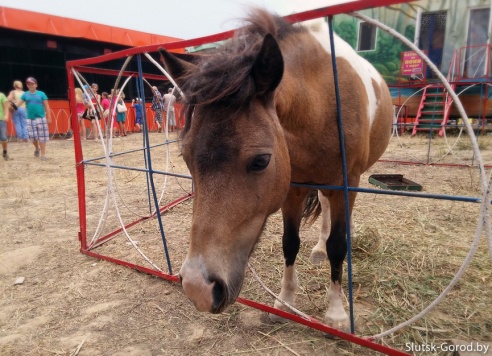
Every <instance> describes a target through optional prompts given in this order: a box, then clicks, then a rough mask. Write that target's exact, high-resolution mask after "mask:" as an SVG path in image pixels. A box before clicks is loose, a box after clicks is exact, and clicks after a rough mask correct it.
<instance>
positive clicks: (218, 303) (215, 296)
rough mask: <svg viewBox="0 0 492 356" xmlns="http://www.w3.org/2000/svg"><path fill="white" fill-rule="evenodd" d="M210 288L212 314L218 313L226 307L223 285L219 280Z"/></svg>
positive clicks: (225, 293) (225, 294)
mask: <svg viewBox="0 0 492 356" xmlns="http://www.w3.org/2000/svg"><path fill="white" fill-rule="evenodd" d="M213 282H214V286H213V288H212V300H213V308H212V312H213V313H220V312H221V311H222V310H223V309H224V308H225V306H226V300H227V292H226V288H225V285H224V283H223V282H222V281H220V280H215V281H213Z"/></svg>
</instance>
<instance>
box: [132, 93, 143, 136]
mask: <svg viewBox="0 0 492 356" xmlns="http://www.w3.org/2000/svg"><path fill="white" fill-rule="evenodd" d="M132 106H133V108H134V109H135V125H134V128H133V131H135V127H136V128H137V132H140V131H142V125H143V120H142V119H143V113H142V111H143V110H142V102H141V100H140V98H137V99H136V100H135V99H132Z"/></svg>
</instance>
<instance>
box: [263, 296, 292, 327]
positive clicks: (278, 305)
mask: <svg viewBox="0 0 492 356" xmlns="http://www.w3.org/2000/svg"><path fill="white" fill-rule="evenodd" d="M286 302H287V303H288V304H289V305H291V306H294V300H286ZM273 307H274V308H275V309H279V310H283V311H285V312H287V313H291V312H292V311H291V310H290V309H289V308H288V307H286V306H285V305H283V304H282V303H280V302H279V301H277V300H276V301H275V303H274V304H273ZM269 317H270V321H271V322H272V323H283V324H285V323H287V322H289V319H286V318H282V317H281V316H278V315H276V314H269Z"/></svg>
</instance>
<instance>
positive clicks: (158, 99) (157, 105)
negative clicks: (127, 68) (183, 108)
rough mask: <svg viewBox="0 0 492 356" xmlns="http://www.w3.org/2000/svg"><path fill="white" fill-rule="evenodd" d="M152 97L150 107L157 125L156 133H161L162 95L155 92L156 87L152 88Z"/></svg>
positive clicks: (157, 91)
mask: <svg viewBox="0 0 492 356" xmlns="http://www.w3.org/2000/svg"><path fill="white" fill-rule="evenodd" d="M152 92H153V94H154V97H153V98H152V106H151V107H150V108H151V109H152V110H153V111H154V113H155V114H154V121H155V122H156V124H157V132H162V106H163V103H162V95H161V93H160V92H159V90H157V87H156V86H153V87H152Z"/></svg>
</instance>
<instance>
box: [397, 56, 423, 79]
mask: <svg viewBox="0 0 492 356" xmlns="http://www.w3.org/2000/svg"><path fill="white" fill-rule="evenodd" d="M423 72H424V61H423V60H422V58H420V57H419V55H418V54H417V53H415V52H413V51H408V52H402V54H401V74H402V76H409V77H410V76H419V75H422V74H423Z"/></svg>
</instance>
